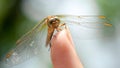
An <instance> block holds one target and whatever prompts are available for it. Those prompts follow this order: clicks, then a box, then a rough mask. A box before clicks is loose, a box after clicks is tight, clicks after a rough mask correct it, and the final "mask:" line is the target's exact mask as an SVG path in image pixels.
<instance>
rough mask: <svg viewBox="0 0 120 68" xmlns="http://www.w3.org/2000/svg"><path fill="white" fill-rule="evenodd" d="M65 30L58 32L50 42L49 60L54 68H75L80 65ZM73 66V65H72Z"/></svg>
mask: <svg viewBox="0 0 120 68" xmlns="http://www.w3.org/2000/svg"><path fill="white" fill-rule="evenodd" d="M70 39H72V38H71V36H70V35H69V34H68V32H67V31H66V30H63V31H61V32H58V33H57V34H56V35H55V36H54V37H53V39H52V41H51V45H52V46H51V59H52V63H53V67H54V68H75V67H76V66H77V68H78V67H79V65H78V64H77V65H76V64H75V63H76V62H77V63H80V62H79V59H78V57H77V54H76V52H75V49H74V47H73V44H72V43H71V42H72V40H70ZM74 64H75V65H74Z"/></svg>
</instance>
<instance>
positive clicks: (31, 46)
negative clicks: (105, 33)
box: [2, 15, 112, 65]
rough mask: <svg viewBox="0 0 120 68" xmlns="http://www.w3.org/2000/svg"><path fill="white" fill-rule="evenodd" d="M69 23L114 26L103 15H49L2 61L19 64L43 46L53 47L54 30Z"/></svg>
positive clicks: (20, 40) (57, 30) (93, 26)
mask: <svg viewBox="0 0 120 68" xmlns="http://www.w3.org/2000/svg"><path fill="white" fill-rule="evenodd" d="M68 25H78V26H83V27H85V28H94V29H96V28H98V27H99V26H105V27H112V24H110V23H109V20H108V19H107V18H106V17H105V16H103V15H80V16H76V15H53V16H48V17H46V18H44V19H43V20H42V21H41V22H39V23H38V24H37V25H36V26H35V27H34V28H33V29H31V30H30V31H29V32H28V33H26V34H25V35H24V36H22V37H21V38H20V39H19V40H18V41H17V42H16V47H15V48H13V49H12V50H11V51H9V52H8V53H7V54H6V55H5V57H4V58H3V59H2V62H4V63H5V64H8V65H17V64H20V63H22V62H24V61H26V60H28V59H31V58H32V57H34V56H37V55H40V54H41V53H40V50H41V47H42V46H46V47H48V46H50V47H51V44H50V41H51V39H52V36H53V34H54V32H55V31H56V32H59V31H61V30H63V29H65V27H66V26H68Z"/></svg>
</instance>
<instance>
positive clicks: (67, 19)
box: [56, 15, 112, 29]
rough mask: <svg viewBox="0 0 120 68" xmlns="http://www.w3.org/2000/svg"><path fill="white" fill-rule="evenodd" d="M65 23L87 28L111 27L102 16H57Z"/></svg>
mask: <svg viewBox="0 0 120 68" xmlns="http://www.w3.org/2000/svg"><path fill="white" fill-rule="evenodd" d="M56 16H58V17H59V18H60V20H61V21H62V22H63V23H66V24H76V25H80V26H83V27H87V28H94V29H97V28H101V27H111V26H112V24H110V23H109V22H110V21H109V20H108V19H107V18H106V17H105V16H102V15H90V16H87V15H86V16H75V15H56Z"/></svg>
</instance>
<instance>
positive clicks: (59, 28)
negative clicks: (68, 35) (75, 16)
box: [56, 23, 66, 32]
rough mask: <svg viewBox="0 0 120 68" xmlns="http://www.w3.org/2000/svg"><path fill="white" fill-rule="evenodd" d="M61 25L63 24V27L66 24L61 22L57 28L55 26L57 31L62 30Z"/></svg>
mask: <svg viewBox="0 0 120 68" xmlns="http://www.w3.org/2000/svg"><path fill="white" fill-rule="evenodd" d="M63 26H64V28H66V24H65V23H62V24H60V25H59V27H58V28H56V30H57V32H59V31H62V30H63Z"/></svg>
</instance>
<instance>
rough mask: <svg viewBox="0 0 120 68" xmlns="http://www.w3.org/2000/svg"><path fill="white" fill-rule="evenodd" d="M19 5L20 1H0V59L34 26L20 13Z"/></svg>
mask: <svg viewBox="0 0 120 68" xmlns="http://www.w3.org/2000/svg"><path fill="white" fill-rule="evenodd" d="M20 5H21V0H0V57H1V55H2V54H4V53H7V52H8V50H10V48H12V47H13V46H15V42H16V40H17V39H18V38H19V37H20V36H21V35H23V34H24V33H25V32H27V31H28V30H29V28H31V27H32V26H34V25H33V23H32V22H33V21H31V20H29V19H27V18H26V17H25V16H24V14H23V13H22V12H21V9H20V8H21V7H20ZM28 24H29V25H28ZM23 25H24V26H23ZM19 28H20V29H19Z"/></svg>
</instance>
